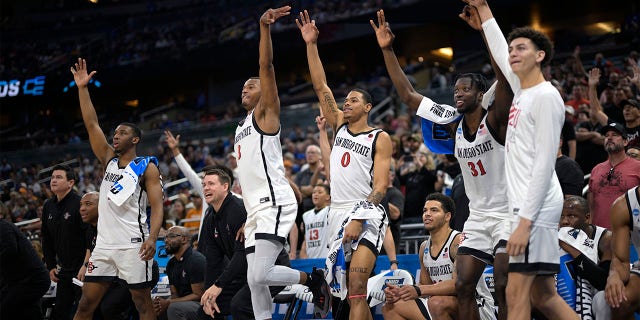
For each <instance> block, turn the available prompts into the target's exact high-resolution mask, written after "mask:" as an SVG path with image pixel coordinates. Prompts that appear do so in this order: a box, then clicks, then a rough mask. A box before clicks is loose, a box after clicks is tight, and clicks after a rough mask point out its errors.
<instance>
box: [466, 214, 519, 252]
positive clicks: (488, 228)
mask: <svg viewBox="0 0 640 320" xmlns="http://www.w3.org/2000/svg"><path fill="white" fill-rule="evenodd" d="M510 235H511V219H510V218H506V219H505V218H502V219H501V218H496V217H491V216H484V217H483V216H480V215H479V214H471V215H470V216H469V219H467V221H466V222H465V224H464V230H463V232H462V235H461V236H460V247H459V248H458V254H468V255H471V256H474V257H476V258H478V259H480V260H482V261H484V262H485V263H488V264H493V258H494V257H495V255H496V254H497V253H506V250H505V248H506V245H507V240H509V236H510Z"/></svg>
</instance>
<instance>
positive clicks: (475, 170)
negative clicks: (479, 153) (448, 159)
mask: <svg viewBox="0 0 640 320" xmlns="http://www.w3.org/2000/svg"><path fill="white" fill-rule="evenodd" d="M467 165H468V166H469V169H470V170H471V175H472V176H474V177H477V176H478V175H481V176H484V175H485V174H487V172H486V171H485V170H484V166H482V161H481V160H478V162H476V163H473V162H471V161H469V162H467ZM476 165H477V167H478V168H476ZM478 170H480V172H478Z"/></svg>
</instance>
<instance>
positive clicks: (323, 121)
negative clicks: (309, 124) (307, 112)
mask: <svg viewBox="0 0 640 320" xmlns="http://www.w3.org/2000/svg"><path fill="white" fill-rule="evenodd" d="M316 124H317V125H318V131H319V137H318V144H319V145H320V153H321V154H322V164H323V166H324V175H325V177H326V178H327V181H331V165H330V163H331V142H329V133H328V132H327V118H325V117H323V116H322V115H319V116H317V117H316Z"/></svg>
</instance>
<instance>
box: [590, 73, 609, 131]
mask: <svg viewBox="0 0 640 320" xmlns="http://www.w3.org/2000/svg"><path fill="white" fill-rule="evenodd" d="M598 83H600V69H598V68H593V69H591V71H589V107H590V110H589V116H590V117H593V118H594V119H596V121H598V123H600V125H603V126H606V125H607V122H608V121H609V116H607V115H606V114H605V113H604V112H603V111H602V105H601V104H600V100H599V99H598Z"/></svg>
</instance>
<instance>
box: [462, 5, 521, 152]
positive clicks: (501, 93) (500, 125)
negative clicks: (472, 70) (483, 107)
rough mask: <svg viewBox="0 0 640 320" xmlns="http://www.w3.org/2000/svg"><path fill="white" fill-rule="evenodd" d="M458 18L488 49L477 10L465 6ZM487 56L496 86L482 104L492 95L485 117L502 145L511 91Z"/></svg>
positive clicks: (504, 78) (486, 93)
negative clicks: (493, 71) (477, 35)
mask: <svg viewBox="0 0 640 320" xmlns="http://www.w3.org/2000/svg"><path fill="white" fill-rule="evenodd" d="M458 16H459V17H460V19H462V20H464V21H465V22H466V23H467V24H469V26H470V27H471V28H473V29H475V30H477V31H480V34H481V35H482V40H483V41H484V44H485V45H486V46H487V48H489V43H488V42H487V38H486V37H485V35H484V30H483V29H482V21H481V20H480V14H479V13H478V9H477V8H475V7H472V6H465V7H464V9H463V10H462V13H460V14H459V15H458ZM489 56H490V57H491V67H493V70H495V72H496V84H495V90H488V91H487V92H485V97H484V99H483V102H484V101H485V100H487V99H491V97H490V96H487V95H491V94H493V95H494V97H493V103H491V105H490V106H489V108H488V110H489V114H488V116H487V120H488V121H489V125H490V126H491V127H492V128H493V129H494V130H496V131H497V132H498V138H499V141H498V142H500V143H502V144H504V142H505V138H506V136H507V124H508V119H509V109H510V108H511V102H512V101H513V91H512V90H511V87H510V86H509V82H508V81H507V79H506V77H505V76H504V73H502V70H501V69H500V68H499V67H498V64H497V63H496V61H495V60H494V59H493V56H492V55H489Z"/></svg>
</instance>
